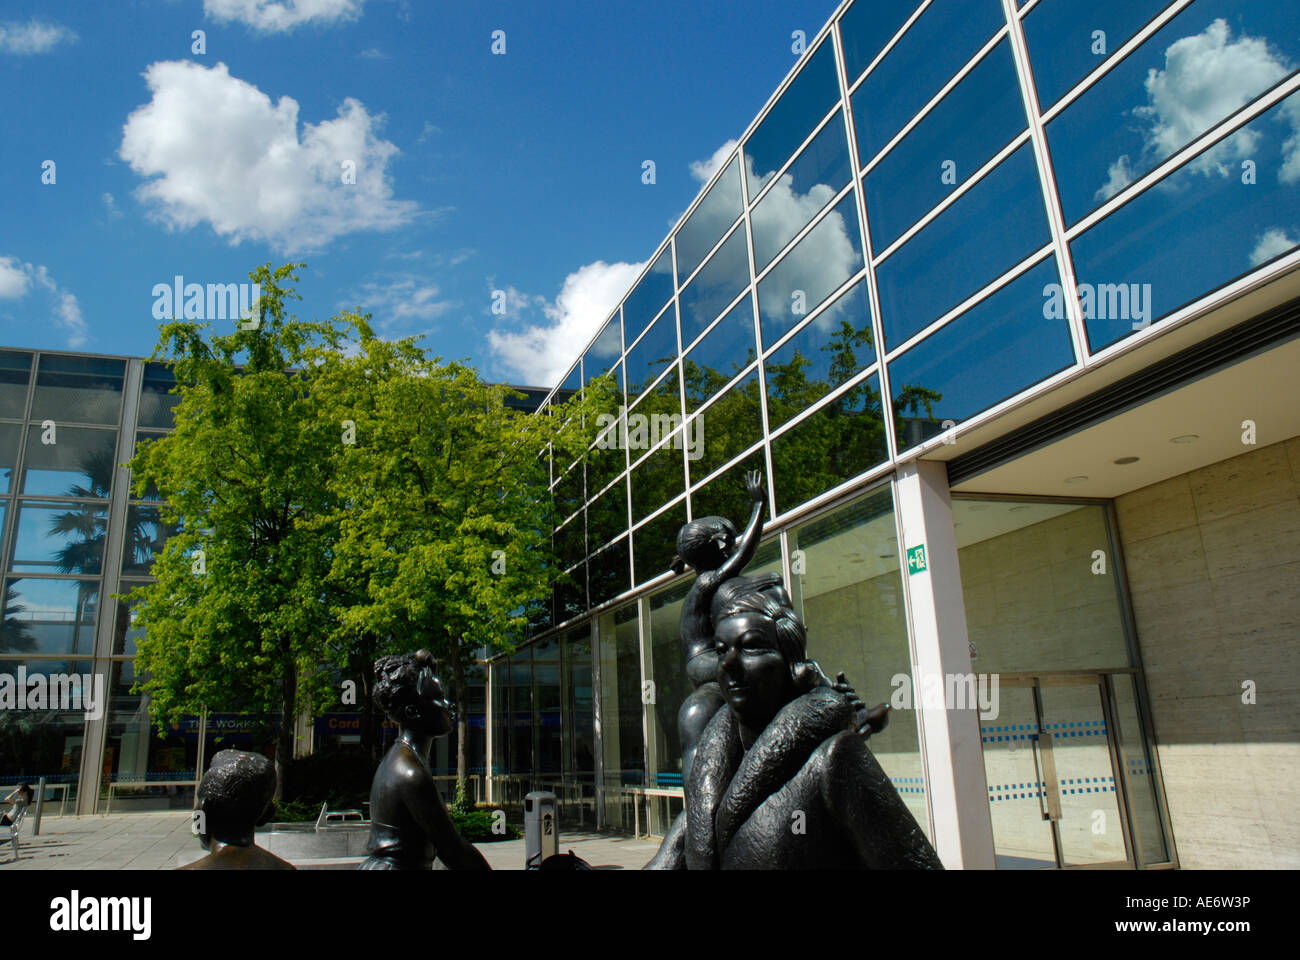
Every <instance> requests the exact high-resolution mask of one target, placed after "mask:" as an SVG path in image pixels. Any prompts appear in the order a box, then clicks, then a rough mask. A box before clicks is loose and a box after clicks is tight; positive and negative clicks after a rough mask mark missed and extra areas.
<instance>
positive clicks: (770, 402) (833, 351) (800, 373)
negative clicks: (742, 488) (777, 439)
mask: <svg viewBox="0 0 1300 960" xmlns="http://www.w3.org/2000/svg"><path fill="white" fill-rule="evenodd" d="M875 359H876V352H875V349H874V348H873V347H872V343H871V306H870V304H869V303H868V301H867V284H866V281H865V280H859V281H858V282H857V283H855V284H854V285H853V286H852V287H850V288H849V289H848V291H847V292H845V293H844V294H842V295H841V296H840V297H839V299H838V300H836V301H835V303H833V304H831V306H830V307H828V308H827V309H826V310H823V311H822V312H821V313H819V314H818V315H817V316H816V317H814V318H813V320H812V321H811V322H810V323H808V324H807V325H806V326H805V327H804V328H803V329H802V330H800V331H799V332H798V333H796V334H795V335H794V336H793V337H791V338H790V339H789V340H787V341H786V342H785V344H784V345H783V346H782V347H781V349H779V350H777V351H776V352H774V353H773V354H772V355H771V356H770V357H768V358H767V360H766V367H767V419H768V426H769V427H770V428H771V429H773V430H775V429H776V428H777V427H779V426H780V425H781V424H783V423H785V422H786V421H787V420H789V419H790V418H791V417H793V416H794V415H795V414H797V413H800V412H802V411H803V410H804V409H806V408H807V407H809V406H811V405H812V404H813V403H815V402H816V401H817V400H820V399H821V398H822V397H824V396H825V395H826V394H828V393H830V392H831V391H832V390H834V389H835V388H836V387H838V386H839V385H840V384H841V383H845V382H847V381H848V380H850V379H851V378H852V377H853V375H854V374H856V373H857V372H858V371H860V370H863V369H865V368H866V367H869V366H871V364H872V363H874V362H875Z"/></svg>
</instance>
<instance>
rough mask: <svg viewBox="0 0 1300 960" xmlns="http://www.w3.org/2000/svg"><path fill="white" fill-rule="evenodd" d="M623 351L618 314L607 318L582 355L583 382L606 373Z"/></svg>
mask: <svg viewBox="0 0 1300 960" xmlns="http://www.w3.org/2000/svg"><path fill="white" fill-rule="evenodd" d="M622 353H623V327H622V324H621V323H620V322H619V318H618V314H617V313H615V314H614V316H612V317H610V318H609V321H608V322H607V323H606V324H605V326H604V328H603V329H602V330H601V331H600V335H599V336H598V337H596V339H595V341H594V342H593V343H592V345H591V346H590V347H588V348H587V352H586V353H584V354H583V355H582V369H583V377H584V383H591V381H593V380H595V379H596V378H597V377H599V376H601V375H602V374H605V373H608V372H609V370H610V368H611V367H613V366H614V362H615V361H616V360H618V358H619V356H620V355H621V354H622Z"/></svg>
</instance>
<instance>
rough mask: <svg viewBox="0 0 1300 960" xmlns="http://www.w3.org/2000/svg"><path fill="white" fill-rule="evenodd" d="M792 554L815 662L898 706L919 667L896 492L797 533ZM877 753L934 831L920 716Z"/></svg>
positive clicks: (879, 739) (906, 717)
mask: <svg viewBox="0 0 1300 960" xmlns="http://www.w3.org/2000/svg"><path fill="white" fill-rule="evenodd" d="M790 549H791V550H799V551H801V552H802V553H803V560H804V562H803V564H802V566H803V568H804V572H803V573H801V574H795V576H796V577H797V580H798V585H797V589H795V590H794V591H792V593H793V595H794V598H795V608H796V611H797V612H798V613H799V614H800V615H801V616H802V617H803V620H804V623H805V624H807V626H808V655H809V656H810V657H812V658H814V659H815V660H817V662H818V663H819V664H820V665H821V668H822V670H823V671H824V672H825V673H826V674H827V675H828V676H832V677H833V676H835V675H836V674H837V673H839V672H841V671H843V672H844V673H845V675H846V676H847V677H848V681H849V683H850V684H852V685H853V687H854V688H855V689H856V690H857V693H858V696H859V697H861V698H862V701H863V702H864V703H867V704H876V703H880V702H881V701H884V700H888V699H890V694H891V693H892V691H893V690H894V689H896V686H897V678H900V677H901V678H906V679H907V680H908V681H909V682H910V680H911V676H912V661H911V656H910V654H909V650H908V642H907V614H906V610H907V606H906V601H905V599H904V596H903V578H902V574H901V571H900V569H899V564H898V535H897V533H896V528H895V523H894V509H893V501H892V498H891V496H890V492H889V489H888V488H887V487H886V488H885V489H883V490H878V491H876V492H874V493H869V494H867V495H866V496H865V497H863V498H862V499H860V500H855V501H853V502H852V503H850V504H848V505H846V506H843V507H840V508H838V509H836V510H834V511H832V512H830V513H826V514H823V515H821V516H819V517H817V518H815V519H813V520H809V521H808V522H807V523H804V524H802V525H800V526H798V527H796V528H794V529H793V530H791V532H790ZM909 689H910V688H909ZM871 753H872V755H873V756H874V757H875V758H876V760H877V761H878V762H879V763H880V766H881V768H882V769H883V770H884V771H885V773H886V774H887V775H888V776H889V779H890V781H891V782H892V783H893V784H894V786H895V788H896V789H897V790H898V793H899V796H901V797H902V798H903V802H904V803H905V804H906V805H907V808H908V810H909V811H911V813H912V816H913V818H915V820H916V822H917V823H918V824H919V825H920V826H921V828H922V829H926V823H927V818H928V814H927V812H926V804H925V789H924V783H925V769H924V767H923V766H922V764H921V749H920V742H919V738H918V736H917V723H916V714H915V712H914V711H912V710H902V711H898V712H897V713H895V714H893V715H891V717H890V720H889V725H888V726H886V727H885V729H884V730H882V731H881V732H880V733H877V734H874V735H873V736H872V737H871ZM927 835H928V831H927Z"/></svg>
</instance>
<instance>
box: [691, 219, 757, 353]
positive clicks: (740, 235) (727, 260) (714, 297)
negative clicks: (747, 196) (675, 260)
mask: <svg viewBox="0 0 1300 960" xmlns="http://www.w3.org/2000/svg"><path fill="white" fill-rule="evenodd" d="M748 284H749V251H748V250H747V249H746V248H745V228H744V225H743V224H741V225H740V226H738V227H737V228H736V229H735V230H734V231H732V234H731V236H730V237H728V238H727V242H726V243H724V244H723V245H722V246H721V247H720V248H719V249H718V251H717V252H716V253H715V254H714V255H713V256H712V257H711V258H710V260H709V262H708V263H706V264H705V265H704V267H703V268H701V270H700V272H699V273H698V274H696V275H695V279H694V280H692V281H691V282H690V285H689V286H687V288H686V289H685V290H683V291H682V292H681V295H680V296H679V297H678V306H679V309H680V310H681V324H682V343H690V342H691V341H692V340H694V339H695V338H696V337H698V336H699V335H700V332H701V331H702V330H703V329H704V328H705V327H707V326H708V325H709V324H710V323H712V322H713V319H714V318H715V317H717V315H718V314H720V313H721V312H722V311H723V310H725V309H726V307H727V305H728V304H730V303H731V302H732V301H733V300H735V299H736V297H737V296H739V294H740V291H741V290H743V289H745V287H746V286H748Z"/></svg>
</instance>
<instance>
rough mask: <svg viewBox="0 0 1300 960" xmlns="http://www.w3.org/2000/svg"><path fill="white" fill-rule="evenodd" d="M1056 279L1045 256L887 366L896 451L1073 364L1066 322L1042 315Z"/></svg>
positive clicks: (1052, 266)
mask: <svg viewBox="0 0 1300 960" xmlns="http://www.w3.org/2000/svg"><path fill="white" fill-rule="evenodd" d="M1060 282H1061V281H1060V274H1059V273H1058V272H1057V270H1056V260H1055V259H1054V258H1052V257H1049V258H1048V259H1046V260H1045V261H1043V262H1042V263H1040V264H1039V265H1038V266H1036V267H1033V268H1032V269H1030V270H1029V271H1027V272H1026V273H1025V274H1024V275H1023V276H1021V277H1018V278H1017V279H1015V280H1013V281H1012V282H1011V283H1009V284H1007V285H1006V286H1005V287H1003V288H1002V289H1001V290H999V291H998V292H997V293H995V294H993V295H992V296H991V297H989V298H988V299H987V300H984V301H981V302H980V303H979V304H977V305H976V306H975V307H973V308H972V309H970V310H968V311H966V312H965V313H963V314H962V315H961V316H959V317H957V318H955V319H953V320H951V321H950V322H949V323H947V324H946V325H945V326H944V327H943V329H941V330H938V331H936V332H935V333H933V334H932V335H930V336H928V337H926V338H925V339H924V340H922V341H921V342H920V343H918V344H917V345H916V346H914V347H912V348H911V349H910V350H908V351H907V352H906V353H904V354H903V355H902V356H900V357H899V358H898V359H897V360H894V361H892V362H891V363H890V364H889V383H890V388H891V390H892V392H893V396H894V417H895V424H896V431H895V433H896V436H897V437H898V446H899V449H900V450H901V449H905V448H907V447H910V446H914V445H916V444H917V443H920V442H921V441H922V440H925V439H927V438H929V437H932V436H934V435H935V434H937V433H941V432H942V431H943V429H944V427H943V421H945V420H952V421H954V423H958V424H959V423H961V422H962V421H963V420H966V419H969V418H970V417H973V416H974V415H975V414H977V413H979V412H980V411H981V410H987V409H988V408H989V407H991V406H993V405H994V404H996V403H998V402H1000V401H1002V400H1005V399H1006V398H1007V397H1010V396H1012V395H1014V394H1017V393H1019V392H1020V391H1021V390H1024V389H1026V388H1028V387H1030V386H1032V385H1033V384H1035V383H1037V382H1038V381H1040V380H1043V379H1045V378H1046V377H1050V376H1051V375H1052V374H1054V373H1056V372H1057V371H1059V370H1064V369H1065V368H1066V367H1068V366H1070V365H1071V364H1072V363H1074V347H1073V345H1072V344H1071V342H1070V327H1069V321H1067V320H1065V319H1064V318H1054V319H1047V318H1046V317H1045V316H1044V314H1045V313H1050V310H1047V309H1046V308H1045V305H1046V303H1047V299H1048V298H1047V297H1045V296H1044V293H1043V291H1044V289H1045V288H1047V287H1048V285H1049V284H1057V285H1058V287H1059V285H1060Z"/></svg>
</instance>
